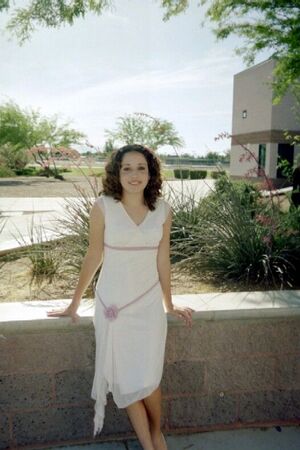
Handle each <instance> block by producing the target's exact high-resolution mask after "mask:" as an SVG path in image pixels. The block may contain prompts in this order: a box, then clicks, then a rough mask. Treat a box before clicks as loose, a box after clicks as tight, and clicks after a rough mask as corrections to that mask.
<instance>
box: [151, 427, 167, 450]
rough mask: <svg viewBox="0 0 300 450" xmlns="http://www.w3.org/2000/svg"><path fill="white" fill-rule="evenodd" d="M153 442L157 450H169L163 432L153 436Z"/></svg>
mask: <svg viewBox="0 0 300 450" xmlns="http://www.w3.org/2000/svg"><path fill="white" fill-rule="evenodd" d="M151 438H152V442H153V445H154V448H155V450H168V447H167V443H166V440H165V438H164V435H163V434H162V432H161V431H159V433H155V434H154V433H153V434H151Z"/></svg>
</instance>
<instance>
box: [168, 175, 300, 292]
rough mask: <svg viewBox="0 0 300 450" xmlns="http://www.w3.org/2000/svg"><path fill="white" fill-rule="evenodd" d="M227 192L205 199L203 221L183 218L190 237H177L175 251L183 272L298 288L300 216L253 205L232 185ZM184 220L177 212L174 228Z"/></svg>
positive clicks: (201, 209)
mask: <svg viewBox="0 0 300 450" xmlns="http://www.w3.org/2000/svg"><path fill="white" fill-rule="evenodd" d="M222 189H223V192H222V193H220V192H214V193H212V194H210V195H209V196H208V197H206V198H204V199H202V201H201V202H200V203H199V205H198V207H197V211H196V213H197V214H198V217H196V218H195V217H192V218H191V217H188V215H185V216H184V219H185V220H186V223H185V225H184V230H187V233H186V234H185V235H184V234H181V235H178V236H176V234H174V238H173V241H172V251H173V253H174V254H175V255H179V256H180V257H179V258H177V261H178V262H177V265H178V269H179V270H181V271H182V272H187V273H189V274H192V275H194V276H197V277H210V278H217V279H218V280H220V281H226V280H232V281H234V282H240V281H241V282H243V283H245V284H248V285H251V286H255V287H258V286H264V287H272V288H278V287H279V288H281V287H283V286H293V285H295V284H296V283H297V270H299V265H300V231H299V230H300V213H298V211H297V210H296V212H295V211H292V212H289V213H281V212H280V211H279V208H277V209H276V208H273V207H270V205H267V206H266V205H264V204H262V203H260V202H259V201H257V203H256V202H252V200H251V201H250V200H249V196H248V197H247V196H246V197H245V195H244V194H243V195H241V192H240V190H239V189H240V186H235V185H234V184H233V183H227V185H226V189H225V188H224V186H223V188H222ZM247 195H248V194H247ZM176 214H179V218H178V219H176ZM182 218H183V213H182V211H177V212H175V217H174V222H175V223H176V222H179V221H180V220H181V221H182Z"/></svg>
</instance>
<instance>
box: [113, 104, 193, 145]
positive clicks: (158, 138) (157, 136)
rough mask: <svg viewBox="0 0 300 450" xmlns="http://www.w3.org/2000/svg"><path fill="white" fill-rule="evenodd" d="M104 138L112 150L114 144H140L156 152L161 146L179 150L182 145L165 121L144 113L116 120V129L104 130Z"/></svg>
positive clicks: (169, 124)
mask: <svg viewBox="0 0 300 450" xmlns="http://www.w3.org/2000/svg"><path fill="white" fill-rule="evenodd" d="M106 136H107V138H108V140H109V141H110V145H111V147H112V148H113V147H114V143H115V142H116V141H117V142H120V143H121V144H123V145H124V144H142V145H147V146H148V147H150V148H151V149H152V150H157V149H158V148H159V147H162V146H163V145H170V146H172V147H174V148H179V147H182V146H183V145H184V142H183V139H182V138H181V137H179V135H178V133H177V131H176V130H175V128H174V125H173V124H172V123H171V122H168V121H166V120H161V119H158V118H156V117H152V116H150V115H148V114H144V113H134V114H131V115H127V116H124V117H119V119H118V120H117V129H116V130H113V131H110V130H106Z"/></svg>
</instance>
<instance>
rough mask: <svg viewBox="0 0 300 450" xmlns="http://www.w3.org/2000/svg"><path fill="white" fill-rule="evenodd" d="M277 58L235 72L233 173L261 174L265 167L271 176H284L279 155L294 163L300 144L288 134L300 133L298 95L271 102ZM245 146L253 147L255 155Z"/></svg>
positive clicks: (255, 175) (232, 143) (231, 159)
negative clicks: (277, 102) (296, 105)
mask: <svg viewBox="0 0 300 450" xmlns="http://www.w3.org/2000/svg"><path fill="white" fill-rule="evenodd" d="M274 64H275V63H274V61H273V60H272V59H268V60H267V61H264V62H262V63H260V64H257V65H256V66H253V67H251V68H249V69H247V70H244V71H243V72H240V73H238V74H236V75H235V76H234V89H233V114H232V140H231V155H230V174H231V175H232V176H239V177H240V176H247V175H248V176H250V177H259V176H261V175H262V169H264V171H265V173H266V175H268V176H269V177H270V178H272V179H283V178H284V176H283V175H282V171H281V169H280V168H278V167H277V164H278V161H279V160H280V158H282V159H286V160H288V161H289V162H290V163H291V164H293V162H294V160H295V159H296V157H297V155H298V154H300V146H298V145H297V146H294V145H291V144H290V142H288V141H287V139H286V137H285V132H288V133H289V134H290V135H292V136H294V135H299V134H300V119H299V117H298V118H297V117H296V114H295V112H294V104H295V99H294V97H293V96H292V95H291V94H287V95H285V97H284V98H283V99H282V101H281V103H280V104H278V105H273V104H272V87H271V83H272V72H273V68H274ZM243 146H245V147H247V148H248V149H250V150H251V152H252V153H253V155H254V157H249V153H248V152H247V151H246V149H245V148H243Z"/></svg>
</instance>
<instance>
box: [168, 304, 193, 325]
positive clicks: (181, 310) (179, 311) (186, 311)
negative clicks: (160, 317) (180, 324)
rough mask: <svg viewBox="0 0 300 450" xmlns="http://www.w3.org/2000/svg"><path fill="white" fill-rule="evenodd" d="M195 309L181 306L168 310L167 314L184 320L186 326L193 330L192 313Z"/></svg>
mask: <svg viewBox="0 0 300 450" xmlns="http://www.w3.org/2000/svg"><path fill="white" fill-rule="evenodd" d="M193 312H194V309H192V308H187V307H180V306H173V307H171V308H167V313H169V314H171V315H172V316H175V317H179V318H180V319H182V320H184V322H185V324H186V325H187V326H189V327H190V328H191V326H192V313H193Z"/></svg>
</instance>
